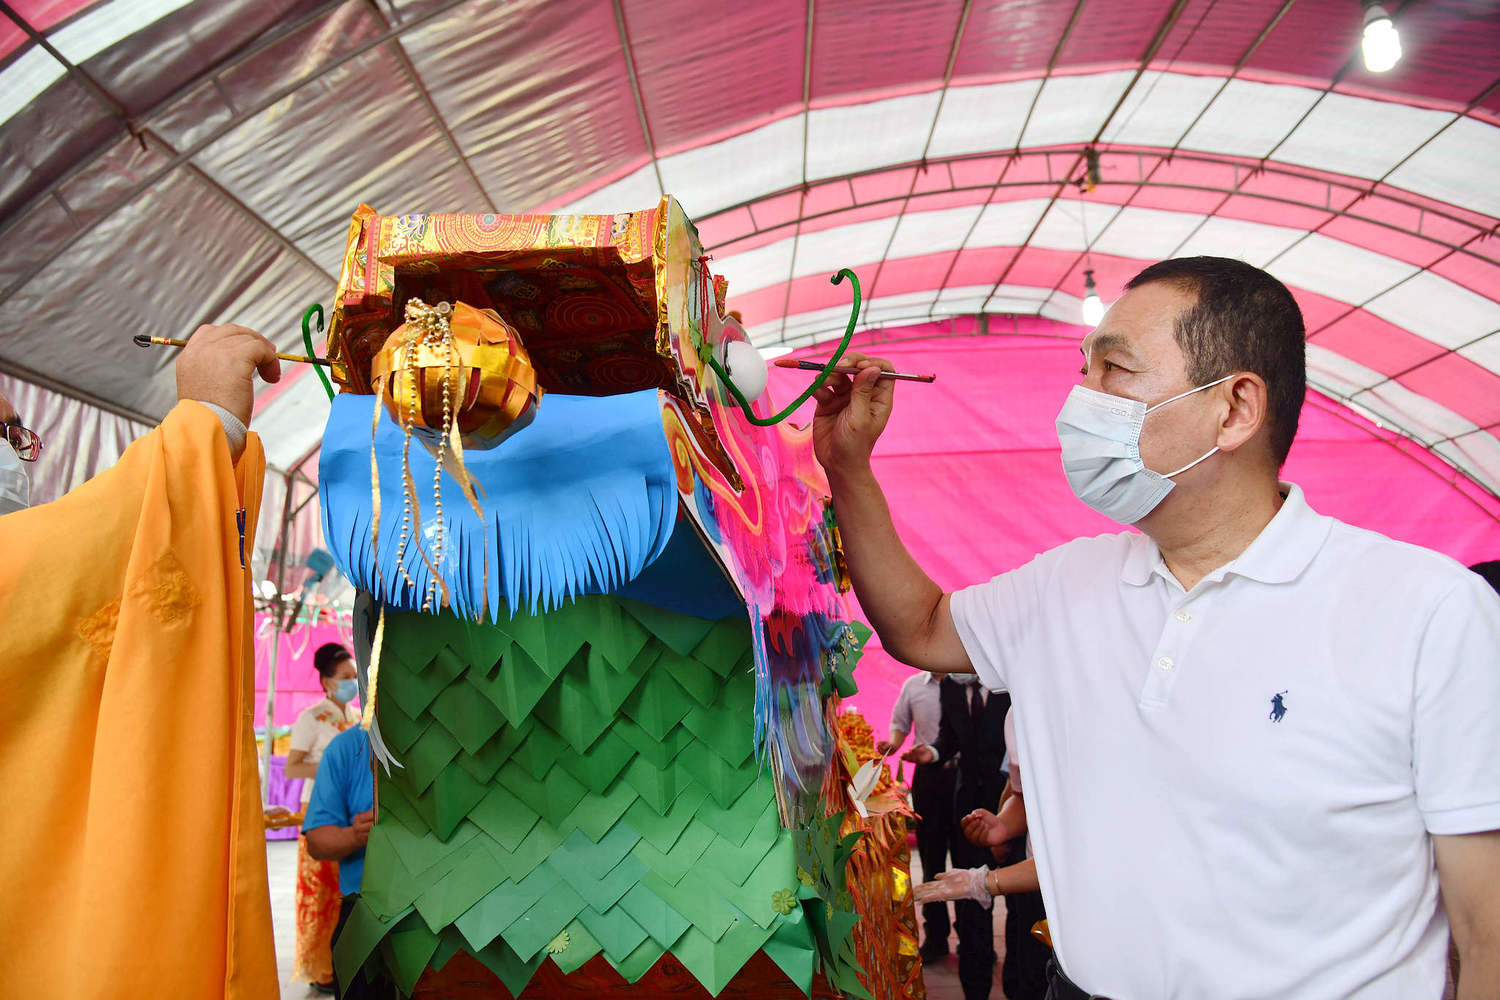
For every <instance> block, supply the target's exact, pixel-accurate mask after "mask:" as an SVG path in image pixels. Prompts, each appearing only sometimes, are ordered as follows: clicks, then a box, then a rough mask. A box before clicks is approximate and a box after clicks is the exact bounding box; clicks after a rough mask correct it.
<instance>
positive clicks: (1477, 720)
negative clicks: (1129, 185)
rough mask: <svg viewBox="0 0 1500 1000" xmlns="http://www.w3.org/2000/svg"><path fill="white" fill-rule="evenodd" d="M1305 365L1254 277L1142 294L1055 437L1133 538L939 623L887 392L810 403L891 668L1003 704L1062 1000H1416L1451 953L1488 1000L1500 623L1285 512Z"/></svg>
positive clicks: (1095, 352) (1036, 573) (1363, 541)
mask: <svg viewBox="0 0 1500 1000" xmlns="http://www.w3.org/2000/svg"><path fill="white" fill-rule="evenodd" d="M1303 342H1304V329H1303V324H1302V317H1301V314H1300V312H1299V311H1298V309H1297V306H1296V303H1295V302H1294V301H1293V299H1292V297H1291V295H1290V293H1289V292H1288V291H1287V290H1286V288H1285V287H1284V286H1282V285H1281V283H1280V282H1278V281H1276V280H1275V279H1274V278H1272V277H1271V276H1269V275H1267V274H1265V273H1264V272H1263V271H1260V270H1258V269H1257V268H1254V267H1251V266H1249V265H1247V264H1244V263H1242V262H1239V261H1233V260H1226V259H1222V258H1207V257H1199V258H1190V259H1183V260H1174V261H1165V262H1163V263H1161V264H1157V265H1154V266H1152V267H1150V268H1147V269H1146V270H1145V271H1143V272H1141V274H1139V275H1137V276H1136V278H1135V279H1133V280H1132V281H1131V283H1130V285H1129V286H1128V291H1126V293H1125V294H1124V295H1123V296H1122V297H1121V298H1120V300H1119V301H1118V302H1116V303H1115V305H1114V306H1113V307H1112V308H1111V309H1110V311H1109V312H1108V314H1106V316H1105V318H1104V321H1103V322H1102V323H1101V324H1100V325H1099V327H1098V329H1096V330H1095V331H1094V332H1093V333H1092V334H1090V335H1089V336H1088V337H1087V338H1085V340H1084V342H1083V353H1084V366H1083V382H1082V384H1081V385H1079V386H1075V387H1074V388H1073V390H1072V392H1071V394H1069V395H1068V397H1067V400H1066V402H1065V403H1064V405H1063V407H1062V411H1061V413H1060V414H1059V416H1058V419H1057V426H1058V436H1059V440H1060V442H1061V445H1062V459H1063V469H1064V473H1065V475H1066V476H1067V478H1068V481H1069V483H1070V485H1071V486H1072V487H1073V489H1074V492H1075V493H1076V494H1077V495H1078V496H1079V498H1080V499H1082V500H1083V501H1084V502H1085V503H1088V504H1089V505H1090V506H1092V507H1094V508H1095V509H1096V510H1099V511H1101V512H1103V513H1105V514H1107V515H1109V516H1111V517H1113V518H1114V519H1116V520H1118V521H1120V522H1121V523H1123V524H1134V525H1135V526H1137V527H1138V528H1140V530H1141V531H1142V532H1144V535H1137V534H1132V533H1122V534H1118V535H1102V536H1099V537H1096V538H1083V539H1077V540H1075V541H1073V542H1070V543H1068V544H1066V545H1062V546H1060V547H1058V548H1056V549H1053V550H1051V551H1049V552H1045V553H1043V554H1041V555H1040V556H1038V557H1037V558H1036V559H1034V560H1033V561H1031V562H1030V563H1028V564H1027V565H1025V566H1022V567H1020V568H1018V569H1016V570H1013V571H1011V572H1009V573H1005V574H1002V575H1000V576H997V577H996V578H995V579H993V580H991V581H989V582H988V583H984V584H980V585H978V586H974V587H970V588H968V589H966V590H962V591H959V592H956V593H954V594H952V595H949V594H944V593H943V592H942V591H941V589H940V588H939V587H938V586H937V585H936V584H934V583H933V582H932V580H931V579H930V578H929V577H928V576H927V575H926V574H925V573H924V572H923V571H922V569H921V568H920V567H919V566H918V565H917V564H916V562H915V561H914V560H913V559H912V558H911V556H910V554H909V553H908V552H907V551H906V549H905V547H904V546H903V545H902V544H901V541H900V539H899V538H898V537H897V535H896V532H895V528H894V526H893V525H892V522H891V517H890V511H889V509H888V507H887V506H886V502H885V498H884V495H883V494H882V492H881V490H880V487H879V484H878V483H877V482H876V480H875V478H874V475H873V473H872V472H871V466H870V452H871V450H872V448H873V447H874V444H875V441H876V439H877V438H878V437H879V435H880V432H881V430H883V429H884V427H885V423H886V420H887V419H888V417H889V415H890V411H891V405H892V385H893V383H892V381H891V380H889V379H879V378H878V375H877V370H878V369H879V368H886V369H889V368H890V366H889V365H888V364H887V363H885V362H883V361H881V360H879V359H874V358H863V357H861V358H856V359H854V362H855V363H856V364H857V365H858V366H859V367H861V368H862V369H863V370H862V371H861V372H860V373H859V374H858V375H856V376H855V377H854V378H852V379H850V378H848V377H847V376H841V377H839V378H838V379H837V380H836V381H834V382H831V383H830V384H829V385H828V386H826V387H825V388H824V389H822V390H821V391H820V392H819V397H818V413H817V416H816V418H815V422H814V441H815V444H816V448H817V454H818V458H819V459H820V461H821V462H822V463H823V466H824V468H825V469H826V470H827V473H828V480H829V483H830V486H831V488H832V493H833V501H834V505H835V510H836V513H837V515H838V520H839V525H840V528H841V529H842V536H843V539H844V547H845V552H846V555H847V558H848V562H849V569H850V573H851V576H852V578H853V581H854V586H855V590H856V592H857V593H858V596H859V601H860V605H861V606H862V607H863V609H864V611H865V613H866V614H867V615H868V617H869V619H870V621H871V623H872V624H873V625H874V626H875V628H876V630H877V631H878V632H879V633H880V637H881V641H882V644H883V645H884V647H885V649H886V650H887V651H888V652H890V653H891V654H893V655H894V656H896V657H898V658H899V659H901V660H903V661H904V662H907V663H910V664H912V665H913V666H917V667H920V668H922V669H927V670H935V671H940V672H963V671H971V670H972V671H975V672H977V673H978V674H979V676H980V678H981V680H982V681H983V682H984V683H985V684H986V685H987V686H988V687H990V688H993V689H1006V690H1009V691H1010V692H1011V696H1012V698H1013V701H1014V704H1015V706H1016V719H1017V736H1018V738H1019V742H1020V751H1019V752H1020V756H1021V759H1023V760H1025V761H1026V765H1027V775H1026V783H1027V792H1028V795H1027V816H1028V821H1029V823H1030V827H1031V833H1032V843H1033V847H1034V849H1035V854H1036V860H1037V872H1038V876H1039V879H1040V882H1041V885H1042V890H1043V895H1044V897H1045V899H1046V905H1047V913H1048V916H1049V923H1050V928H1051V933H1052V939H1053V942H1054V944H1055V946H1056V960H1057V963H1058V964H1059V965H1060V968H1056V969H1055V970H1054V975H1053V978H1052V982H1051V988H1050V991H1049V996H1050V997H1054V998H1057V1000H1069V998H1073V997H1084V996H1088V995H1089V994H1090V993H1093V994H1097V995H1102V996H1107V997H1113V998H1116V1000H1148V998H1149V1000H1161V998H1172V997H1175V998H1204V997H1222V996H1235V997H1246V998H1249V997H1264V998H1273V997H1274V998H1279V1000H1294V998H1319V1000H1321V998H1327V997H1360V998H1365V1000H1376V998H1379V1000H1386V998H1389V1000H1408V998H1436V997H1437V996H1439V995H1440V994H1441V992H1442V990H1443V984H1444V956H1445V952H1446V948H1447V942H1448V936H1449V926H1450V923H1451V926H1452V932H1453V938H1454V941H1455V942H1456V944H1457V946H1458V950H1459V953H1460V956H1461V959H1462V973H1461V976H1460V981H1459V984H1458V988H1459V997H1460V998H1463V1000H1467V998H1479V997H1497V996H1500V833H1497V832H1496V831H1497V830H1500V662H1497V661H1500V601H1497V600H1496V598H1495V595H1494V594H1493V593H1492V592H1491V591H1489V590H1488V589H1487V588H1486V587H1485V586H1484V583H1483V581H1482V580H1480V579H1479V578H1478V577H1477V576H1475V575H1474V574H1472V573H1469V572H1467V571H1466V570H1464V569H1463V568H1462V567H1461V566H1459V565H1458V564H1457V563H1456V562H1453V561H1452V560H1450V559H1448V558H1446V557H1444V556H1440V555H1437V554H1435V553H1433V552H1429V551H1426V550H1424V549H1419V548H1416V547H1414V546H1410V545H1405V544H1401V543H1397V542H1394V541H1391V540H1389V539H1387V538H1384V537H1382V536H1380V535H1376V534H1374V533H1372V532H1368V531H1363V530H1361V529H1358V528H1353V527H1350V526H1348V525H1344V524H1341V523H1339V522H1337V521H1335V520H1333V519H1332V518H1328V517H1323V516H1321V515H1319V514H1317V513H1315V512H1314V511H1313V509H1312V508H1311V507H1309V505H1308V502H1307V500H1305V499H1304V498H1303V496H1302V492H1301V490H1299V489H1298V488H1297V487H1296V486H1294V485H1292V484H1289V483H1282V482H1279V477H1278V472H1279V469H1280V467H1281V464H1282V462H1283V461H1284V460H1285V458H1286V454H1287V451H1288V449H1289V448H1290V447H1291V442H1292V439H1293V436H1294V435H1295V433H1296V427H1297V417H1298V414H1299V412H1300V410H1301V407H1302V400H1303V394H1304V385H1305V380H1306V375H1305V369H1304V360H1303V353H1304V352H1303ZM845 357H846V359H847V358H849V357H850V356H849V355H846V356H845ZM1158 470H1159V471H1158ZM976 819H977V822H971V823H970V824H969V825H970V827H971V828H972V830H973V831H974V832H976V833H977V834H978V837H979V839H981V840H983V839H984V837H985V833H986V826H987V823H988V819H987V817H985V816H979V817H977V818H976ZM1440 889H1441V893H1442V896H1441V902H1440V901H1439V890H1440ZM1075 983H1076V984H1077V985H1075ZM1080 987H1081V989H1080Z"/></svg>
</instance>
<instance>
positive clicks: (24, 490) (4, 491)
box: [0, 435, 31, 514]
mask: <svg viewBox="0 0 1500 1000" xmlns="http://www.w3.org/2000/svg"><path fill="white" fill-rule="evenodd" d="M30 506H31V477H30V476H28V475H27V474H26V467H25V466H24V465H23V464H22V462H21V459H20V456H18V455H17V454H16V450H15V449H14V448H12V447H11V446H10V442H8V441H6V440H5V437H4V435H0V514H12V513H14V512H16V511H18V510H25V509H26V508H27V507H30Z"/></svg>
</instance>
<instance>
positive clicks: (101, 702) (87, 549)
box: [0, 402, 278, 1000]
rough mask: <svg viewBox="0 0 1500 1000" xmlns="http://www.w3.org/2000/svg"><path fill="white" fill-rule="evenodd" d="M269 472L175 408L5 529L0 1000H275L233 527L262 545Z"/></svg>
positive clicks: (243, 581)
mask: <svg viewBox="0 0 1500 1000" xmlns="http://www.w3.org/2000/svg"><path fill="white" fill-rule="evenodd" d="M264 471H265V456H264V453H263V452H262V451H261V447H260V441H259V440H258V439H257V438H256V437H255V436H254V435H250V437H249V440H248V442H247V443H246V446H245V452H244V454H243V455H242V456H241V457H240V459H239V461H238V463H232V462H231V460H230V455H229V447H228V443H227V441H226V439H225V435H224V430H223V428H222V427H221V425H220V423H219V420H218V418H217V417H215V416H214V414H213V413H212V412H211V411H210V410H208V409H207V408H206V407H204V406H202V405H200V404H198V403H192V402H184V403H178V404H177V406H176V407H175V408H174V409H173V410H172V412H171V413H169V414H168V415H167V419H166V420H165V421H164V422H163V423H162V425H161V426H160V427H158V428H157V429H156V430H154V431H152V432H151V433H149V434H147V435H145V436H144V437H142V438H141V439H140V440H138V441H136V442H135V443H134V444H132V445H131V446H130V447H129V448H128V449H126V451H125V454H124V455H123V456H121V458H120V461H119V462H118V463H116V464H115V466H114V467H113V468H111V469H109V470H107V471H105V472H102V473H100V474H99V475H98V476H96V477H95V478H93V479H91V480H90V481H89V482H87V483H85V484H84V485H82V486H80V487H79V488H78V489H76V490H74V491H73V492H71V493H69V494H68V495H67V496H65V497H63V498H62V499H60V500H58V501H57V502H55V503H51V504H47V505H45V506H42V507H36V508H33V509H31V510H27V511H21V512H19V513H15V514H8V515H6V516H4V517H0V995H4V996H15V997H61V998H72V997H91V998H92V997H111V998H113V997H123V998H130V997H146V996H150V997H156V996H174V997H193V998H199V997H203V998H207V997H214V998H218V997H230V998H236V1000H238V998H245V1000H251V998H253V1000H265V998H266V997H275V996H277V995H278V986H277V976H276V957H275V952H274V950H273V947H272V938H271V909H270V898H269V894H268V890H267V885H266V856H265V833H264V830H263V821H262V818H261V807H260V796H259V788H258V773H257V768H256V757H255V743H254V732H253V728H252V727H253V721H252V715H253V711H254V657H253V651H252V646H251V641H252V640H251V626H252V622H253V617H252V607H251V603H250V571H249V570H248V569H246V568H244V567H242V566H241V559H240V552H241V542H240V529H239V526H238V524H237V517H236V515H237V512H239V511H240V510H241V509H243V510H244V518H245V528H244V532H245V534H244V537H245V540H246V541H245V545H246V546H248V545H249V544H250V541H251V540H253V539H254V537H255V520H256V514H257V512H258V510H257V509H258V506H259V503H260V492H261V482H262V478H263V475H264ZM247 555H248V552H247Z"/></svg>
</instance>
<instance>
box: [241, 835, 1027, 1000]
mask: <svg viewBox="0 0 1500 1000" xmlns="http://www.w3.org/2000/svg"><path fill="white" fill-rule="evenodd" d="M911 860H912V883H913V884H916V883H918V882H920V881H921V880H922V873H921V863H920V862H919V861H918V860H917V857H916V855H915V853H914V854H913V855H912V859H911ZM266 866H267V868H268V869H269V872H270V878H271V919H272V920H273V922H274V923H275V926H276V964H277V971H278V972H279V973H280V979H281V1000H306V998H308V997H315V996H319V995H320V994H318V993H316V992H314V991H313V989H312V988H311V987H309V986H308V985H307V984H306V983H294V982H292V954H293V947H294V945H295V943H296V923H295V920H294V909H293V893H294V892H295V887H296V884H297V842H296V841H295V840H273V841H267V842H266ZM995 928H996V931H997V933H996V935H995V954H996V955H997V956H999V957H1000V958H1001V959H1003V958H1004V957H1005V908H1004V906H1003V905H1001V903H1000V901H999V900H997V901H996V905H995ZM957 948H958V937H957V935H954V936H952V937H950V938H949V941H948V950H949V955H948V957H947V958H945V959H943V960H942V961H940V962H937V963H935V964H933V965H931V966H929V967H928V968H927V969H926V971H925V981H926V983H927V996H928V1000H963V995H964V994H963V989H962V988H961V987H960V986H959V984H958V958H957V957H956V955H955V952H956V950H957ZM1004 996H1005V994H1004V993H1003V992H1001V990H1000V964H999V962H998V961H997V962H996V963H995V988H994V990H993V991H992V992H991V993H990V998H991V1000H1003V998H1004Z"/></svg>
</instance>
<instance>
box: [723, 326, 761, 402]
mask: <svg viewBox="0 0 1500 1000" xmlns="http://www.w3.org/2000/svg"><path fill="white" fill-rule="evenodd" d="M722 350H723V360H722V361H721V362H720V363H721V364H722V365H723V366H724V370H725V371H727V372H728V373H729V377H730V378H731V379H732V380H733V381H734V384H735V385H736V386H738V387H739V390H740V392H742V393H744V395H745V399H746V401H747V402H751V403H753V402H755V401H756V400H757V399H759V398H760V397H761V395H762V394H764V393H765V391H766V359H765V358H763V357H761V356H760V351H757V350H756V349H755V345H754V344H751V343H749V342H748V341H744V340H731V341H730V342H729V343H727V344H725V345H724V346H723V348H722ZM733 398H734V397H732V396H731V397H730V398H729V400H727V402H732V401H733Z"/></svg>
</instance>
